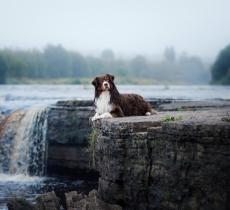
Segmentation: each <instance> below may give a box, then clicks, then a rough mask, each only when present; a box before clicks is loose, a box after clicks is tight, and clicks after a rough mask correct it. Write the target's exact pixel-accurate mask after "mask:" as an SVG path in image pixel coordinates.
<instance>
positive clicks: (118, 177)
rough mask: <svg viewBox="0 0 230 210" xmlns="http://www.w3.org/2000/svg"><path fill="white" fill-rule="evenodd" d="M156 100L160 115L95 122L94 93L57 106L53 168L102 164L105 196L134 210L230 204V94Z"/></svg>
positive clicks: (50, 133) (52, 125) (51, 135)
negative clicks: (218, 97) (201, 98)
mask: <svg viewBox="0 0 230 210" xmlns="http://www.w3.org/2000/svg"><path fill="white" fill-rule="evenodd" d="M151 104H153V105H154V106H155V107H156V108H157V109H158V110H160V111H161V112H160V113H159V114H158V115H155V116H150V117H129V118H115V119H107V120H102V121H100V122H97V123H96V125H94V127H93V128H92V127H90V126H89V118H90V117H91V116H93V114H94V111H93V107H92V101H86V102H78V101H64V102H59V103H57V104H56V105H55V106H52V107H50V108H49V112H48V128H47V129H48V130H47V140H48V143H49V146H48V147H49V149H48V173H49V174H51V173H53V172H54V173H63V171H65V172H66V173H72V174H75V172H79V171H81V170H83V171H86V174H87V173H88V172H89V171H94V172H96V171H97V172H99V180H98V182H99V186H98V192H97V196H98V198H99V199H100V200H101V201H102V202H105V203H108V204H112V205H120V206H122V207H123V209H127V210H131V209H137V210H139V209H140V210H144V209H160V210H163V209H167V210H174V209H182V210H190V209H191V210H193V209H201V210H202V209H207V210H210V209H218V210H219V209H229V208H230V206H229V202H228V201H229V200H230V190H229V189H230V182H229V176H230V171H229V169H230V108H229V107H230V101H224V102H220V101H204V102H189V101H175V100H163V101H159V100H155V101H151ZM188 110H190V111H188ZM191 110H193V111H191ZM195 110H196V111H195ZM197 110H198V111H197ZM89 136H90V138H89ZM92 163H93V164H92ZM87 202H88V201H87ZM77 205H78V204H76V206H77Z"/></svg>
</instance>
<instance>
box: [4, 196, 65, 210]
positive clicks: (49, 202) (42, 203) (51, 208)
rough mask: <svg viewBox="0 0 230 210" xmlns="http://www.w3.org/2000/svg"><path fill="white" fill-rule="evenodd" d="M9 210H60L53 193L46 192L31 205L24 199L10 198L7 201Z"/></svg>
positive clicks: (57, 199) (57, 200)
mask: <svg viewBox="0 0 230 210" xmlns="http://www.w3.org/2000/svg"><path fill="white" fill-rule="evenodd" d="M7 207H8V209H9V210H60V208H61V205H60V202H59V198H58V197H57V196H56V194H55V193H54V192H48V193H45V194H43V195H40V196H38V197H37V198H36V203H31V202H29V201H27V200H26V199H25V198H12V199H10V200H9V201H8V203H7Z"/></svg>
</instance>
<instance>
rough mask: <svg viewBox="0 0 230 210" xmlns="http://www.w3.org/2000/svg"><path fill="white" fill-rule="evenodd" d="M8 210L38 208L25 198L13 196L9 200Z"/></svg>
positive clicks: (35, 209)
mask: <svg viewBox="0 0 230 210" xmlns="http://www.w3.org/2000/svg"><path fill="white" fill-rule="evenodd" d="M7 207H8V210H38V209H37V208H36V206H34V205H33V204H31V203H30V202H29V201H27V200H26V199H24V198H12V199H10V200H9V201H8V202H7Z"/></svg>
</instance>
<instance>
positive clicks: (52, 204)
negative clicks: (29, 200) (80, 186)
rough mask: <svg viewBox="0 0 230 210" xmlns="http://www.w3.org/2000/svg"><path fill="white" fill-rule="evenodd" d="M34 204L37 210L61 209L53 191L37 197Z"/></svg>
mask: <svg viewBox="0 0 230 210" xmlns="http://www.w3.org/2000/svg"><path fill="white" fill-rule="evenodd" d="M36 202H37V203H36V207H37V209H38V210H60V208H61V205H60V202H59V198H58V197H57V196H56V194H55V193H54V192H53V191H52V192H48V193H46V194H43V195H40V196H38V197H37V198H36Z"/></svg>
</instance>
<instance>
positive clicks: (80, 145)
mask: <svg viewBox="0 0 230 210" xmlns="http://www.w3.org/2000/svg"><path fill="white" fill-rule="evenodd" d="M88 105H92V102H87V101H84V103H83V102H78V101H66V102H58V103H57V105H56V106H52V107H50V108H49V112H48V126H47V142H48V165H47V170H48V173H61V172H62V171H66V169H69V170H67V171H68V173H70V170H72V173H77V172H79V171H81V170H86V171H87V170H90V154H89V151H88V139H89V134H90V130H91V128H90V126H89V118H90V117H91V116H92V115H93V107H92V106H88ZM73 169H75V170H73ZM76 169H77V170H76Z"/></svg>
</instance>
